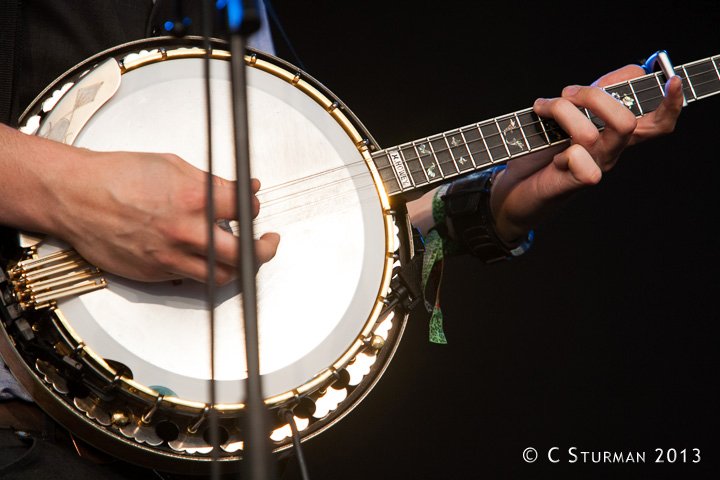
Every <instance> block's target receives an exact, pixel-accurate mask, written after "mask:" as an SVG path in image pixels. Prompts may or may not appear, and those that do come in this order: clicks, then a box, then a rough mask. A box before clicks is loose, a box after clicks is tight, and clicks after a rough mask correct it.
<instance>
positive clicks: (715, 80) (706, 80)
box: [685, 59, 720, 98]
mask: <svg viewBox="0 0 720 480" xmlns="http://www.w3.org/2000/svg"><path fill="white" fill-rule="evenodd" d="M685 71H686V72H687V73H688V76H689V78H690V79H691V82H692V87H693V92H695V94H696V95H697V98H703V97H706V96H708V95H712V94H714V93H717V92H718V91H719V90H720V77H718V75H717V72H716V71H715V65H714V63H713V61H712V59H710V60H703V61H700V62H697V63H694V64H689V65H685Z"/></svg>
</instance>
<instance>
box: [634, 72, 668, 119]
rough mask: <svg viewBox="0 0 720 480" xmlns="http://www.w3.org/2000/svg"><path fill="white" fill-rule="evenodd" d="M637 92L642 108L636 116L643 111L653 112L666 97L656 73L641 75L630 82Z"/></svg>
mask: <svg viewBox="0 0 720 480" xmlns="http://www.w3.org/2000/svg"><path fill="white" fill-rule="evenodd" d="M630 83H631V84H632V85H633V86H634V87H635V91H636V92H637V98H638V102H639V103H640V104H641V105H642V110H640V112H639V114H636V116H639V115H642V112H643V111H645V112H652V111H654V110H655V109H656V108H657V107H658V106H660V103H661V102H662V101H663V98H665V91H664V90H663V89H662V88H658V82H657V79H656V78H655V75H649V76H646V77H641V78H639V79H637V80H632V81H631V82H630ZM633 113H635V112H634V111H633Z"/></svg>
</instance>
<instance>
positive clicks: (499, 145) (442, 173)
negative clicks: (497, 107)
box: [372, 55, 720, 196]
mask: <svg viewBox="0 0 720 480" xmlns="http://www.w3.org/2000/svg"><path fill="white" fill-rule="evenodd" d="M675 73H676V74H677V75H678V76H680V77H681V78H682V81H683V94H684V95H685V99H686V101H687V102H688V103H690V102H694V101H696V100H700V99H702V98H705V97H709V96H711V95H715V94H716V93H720V55H718V56H714V57H710V58H706V59H704V60H698V61H696V62H691V63H687V64H685V65H682V66H679V67H675ZM665 82H666V78H665V75H664V74H663V73H662V72H657V73H651V74H649V75H645V76H643V77H638V78H636V79H633V80H630V81H628V82H623V83H619V84H616V85H611V86H609V87H605V91H606V92H608V93H609V94H610V95H612V96H613V97H614V98H615V99H617V100H618V101H619V102H621V103H622V104H623V105H625V106H626V107H627V108H628V109H630V111H632V112H633V113H634V114H635V116H637V117H641V116H643V115H645V114H647V113H649V112H652V111H653V110H655V109H656V108H657V107H658V106H659V105H660V102H662V99H663V97H664V95H665V89H664V85H665ZM581 111H582V112H583V113H584V114H585V115H586V116H587V117H588V118H589V119H590V120H591V121H592V122H593V123H594V124H595V125H596V126H597V127H598V128H600V129H602V128H603V127H604V123H603V121H602V120H601V119H600V118H598V117H597V116H595V115H594V114H593V113H592V112H590V111H589V110H587V109H584V108H583V109H581ZM569 140H570V138H569V137H568V135H567V133H565V132H564V131H563V130H562V129H561V128H560V126H559V125H558V124H557V123H556V122H555V121H553V120H549V119H545V118H540V117H538V116H537V115H536V114H535V113H534V112H533V111H532V108H527V109H525V110H520V111H517V112H514V113H510V114H507V115H502V116H500V117H496V118H493V119H490V120H485V121H483V122H479V123H474V124H472V125H467V126H465V127H461V128H456V129H454V130H449V131H447V132H443V133H440V134H437V135H433V136H430V137H425V138H421V139H418V140H415V141H412V142H408V143H404V144H402V145H397V146H394V147H390V148H386V149H383V150H379V151H377V152H374V153H373V155H372V157H373V160H374V162H375V166H376V167H377V169H378V172H379V173H380V176H381V177H382V179H383V182H384V184H385V188H386V190H387V192H388V194H389V195H391V196H393V195H398V194H402V193H407V192H411V191H414V190H422V189H425V188H426V187H431V186H434V185H435V184H440V183H442V182H444V181H445V180H448V179H452V178H454V177H458V176H460V175H464V174H466V173H470V172H473V171H476V170H482V169H484V168H487V167H490V166H492V165H499V164H502V163H505V162H507V161H509V160H512V159H513V158H517V157H520V156H523V155H527V154H529V153H533V152H536V151H539V150H542V149H545V148H548V147H551V146H554V145H557V144H560V143H564V142H569Z"/></svg>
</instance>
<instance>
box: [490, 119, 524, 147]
mask: <svg viewBox="0 0 720 480" xmlns="http://www.w3.org/2000/svg"><path fill="white" fill-rule="evenodd" d="M495 123H496V124H497V126H498V128H499V129H500V132H501V133H500V134H501V136H502V139H503V142H505V147H506V148H507V152H508V155H509V156H510V157H512V156H514V155H520V154H522V153H525V152H526V151H527V140H526V139H524V138H523V137H522V132H521V133H520V135H518V133H517V130H518V128H519V125H518V124H517V123H515V116H514V115H509V116H506V117H502V118H499V119H496V120H495Z"/></svg>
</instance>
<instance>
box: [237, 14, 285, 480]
mask: <svg viewBox="0 0 720 480" xmlns="http://www.w3.org/2000/svg"><path fill="white" fill-rule="evenodd" d="M227 12H228V26H229V30H230V53H231V60H230V69H231V88H232V99H233V120H234V124H235V125H234V127H235V155H236V172H237V211H238V224H239V238H238V242H239V249H240V250H239V252H240V255H239V263H238V266H237V269H238V279H239V282H240V288H241V291H242V294H243V313H244V327H245V354H246V360H247V381H246V392H245V417H244V419H245V425H244V429H243V430H244V435H243V437H244V445H243V471H244V474H243V476H242V478H243V480H266V479H267V480H271V479H274V478H275V472H274V463H273V461H272V456H271V455H272V454H271V448H270V437H269V434H270V429H269V418H268V417H269V412H268V410H267V408H266V407H265V402H264V397H263V393H262V383H261V378H260V356H259V346H258V324H257V286H256V284H255V274H256V269H255V248H254V246H255V241H254V234H253V220H252V219H253V202H252V198H253V196H252V190H251V175H250V141H249V132H248V111H247V109H248V106H247V83H246V77H245V39H246V37H247V36H248V35H249V34H251V33H252V32H254V31H256V30H257V29H258V28H259V27H260V14H259V9H258V5H257V3H256V1H253V0H245V1H243V0H229V1H228V3H227Z"/></svg>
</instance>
